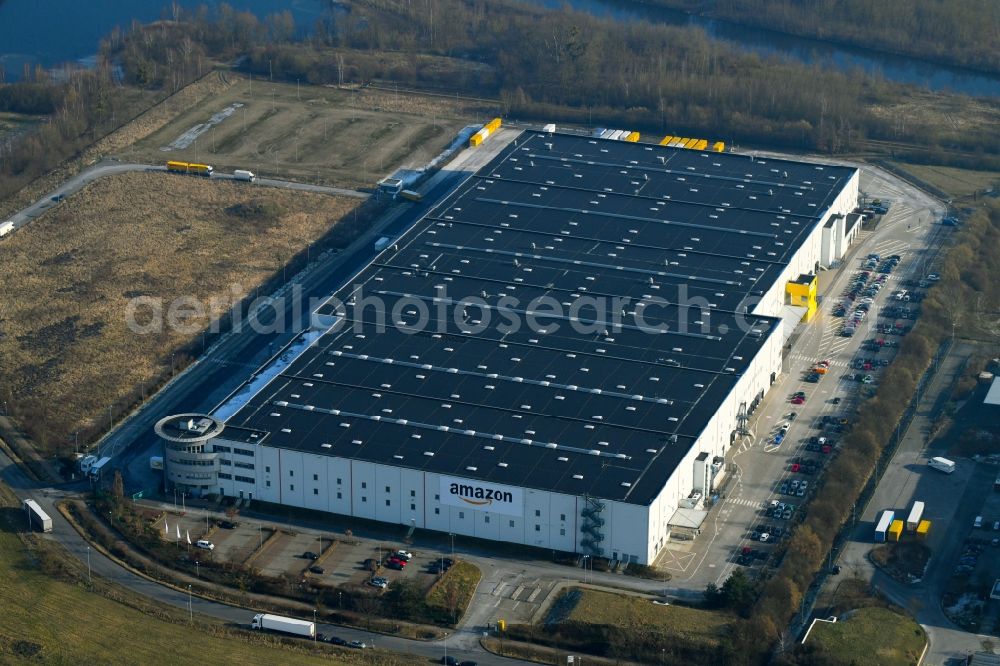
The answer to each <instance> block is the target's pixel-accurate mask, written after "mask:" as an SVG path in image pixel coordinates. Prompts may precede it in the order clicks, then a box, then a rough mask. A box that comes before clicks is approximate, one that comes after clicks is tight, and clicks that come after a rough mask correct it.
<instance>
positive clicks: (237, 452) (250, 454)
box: [233, 447, 253, 458]
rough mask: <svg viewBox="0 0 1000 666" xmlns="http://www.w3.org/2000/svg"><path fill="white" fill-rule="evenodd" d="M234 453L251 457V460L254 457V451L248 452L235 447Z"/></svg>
mask: <svg viewBox="0 0 1000 666" xmlns="http://www.w3.org/2000/svg"><path fill="white" fill-rule="evenodd" d="M233 453H236V454H238V455H241V456H250V457H251V458H252V457H253V451H248V450H247V449H237V448H235V447H234V448H233Z"/></svg>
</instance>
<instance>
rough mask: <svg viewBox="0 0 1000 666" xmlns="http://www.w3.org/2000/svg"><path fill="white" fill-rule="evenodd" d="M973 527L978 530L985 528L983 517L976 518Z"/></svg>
mask: <svg viewBox="0 0 1000 666" xmlns="http://www.w3.org/2000/svg"><path fill="white" fill-rule="evenodd" d="M972 526H973V527H975V528H976V529H980V528H982V526H983V517H982V516H976V522H974V523H972Z"/></svg>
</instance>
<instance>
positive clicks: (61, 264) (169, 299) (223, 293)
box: [0, 173, 357, 445]
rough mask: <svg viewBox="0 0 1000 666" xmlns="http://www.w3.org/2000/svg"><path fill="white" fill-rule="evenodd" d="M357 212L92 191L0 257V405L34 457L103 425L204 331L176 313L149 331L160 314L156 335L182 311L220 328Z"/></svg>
mask: <svg viewBox="0 0 1000 666" xmlns="http://www.w3.org/2000/svg"><path fill="white" fill-rule="evenodd" d="M356 204H357V202H356V200H349V199H340V198H335V197H330V196H325V195H319V194H312V193H305V192H293V191H287V190H279V189H272V188H265V187H255V188H252V190H251V188H250V187H249V186H247V185H246V184H244V183H235V182H221V181H206V180H202V179H199V178H195V177H188V176H177V175H172V174H152V173H134V174H123V175H119V176H113V177H109V178H104V179H101V180H99V181H97V182H95V183H93V184H91V185H89V186H88V187H87V188H86V189H84V190H83V191H81V192H80V193H79V194H77V195H75V196H73V197H71V198H70V199H69V200H67V201H66V202H64V203H63V204H62V205H60V206H59V207H58V208H56V209H54V210H53V211H51V212H49V213H48V214H46V215H45V216H43V217H41V218H39V219H38V220H36V221H35V222H32V223H31V225H29V226H28V227H26V228H25V229H23V230H22V231H21V232H19V233H17V234H14V235H12V236H11V237H10V238H8V239H5V240H4V242H3V243H0V263H3V265H4V267H5V274H6V277H5V278H4V280H3V281H2V282H0V383H2V385H3V390H2V392H0V397H3V399H5V400H8V401H9V403H10V404H9V407H10V410H11V412H12V413H13V414H14V415H15V416H17V417H19V419H20V421H21V423H22V424H23V425H24V427H25V428H26V429H27V430H28V431H29V433H30V434H31V435H32V436H33V437H34V438H35V439H36V440H38V441H39V442H40V443H41V444H42V445H45V444H48V445H57V444H62V443H64V442H67V441H69V439H68V438H69V437H70V436H71V435H72V433H74V432H76V431H79V432H81V433H85V432H87V431H88V430H93V429H94V428H96V427H98V426H103V425H106V424H105V423H104V422H102V421H101V419H102V418H103V419H104V420H105V421H106V420H107V418H108V408H109V405H114V404H116V403H118V404H122V403H123V402H125V401H126V400H127V399H129V396H132V395H133V394H134V393H137V392H138V391H141V392H143V393H145V392H146V390H144V387H151V386H153V385H154V384H155V383H156V382H157V381H159V380H161V379H162V378H163V377H164V376H169V373H170V370H171V352H172V351H173V350H176V349H178V348H181V347H183V346H184V345H187V344H189V343H191V341H192V340H194V339H195V338H198V337H200V335H201V331H202V330H204V328H205V327H206V326H207V325H208V324H209V321H210V320H209V318H208V316H207V314H206V315H205V316H200V317H199V316H190V315H183V313H179V314H182V316H178V317H176V319H177V322H178V323H179V324H181V325H180V326H175V327H170V326H167V325H163V326H155V325H154V324H155V316H156V314H155V313H156V312H157V309H158V308H160V305H159V304H160V303H162V308H160V311H161V312H162V314H163V321H164V323H166V322H168V321H169V309H168V308H169V306H170V304H171V303H179V301H177V299H179V298H181V297H190V298H192V299H193V302H197V303H200V304H202V305H203V306H204V307H205V309H206V311H208V313H211V314H214V315H219V314H221V313H222V312H224V311H226V310H228V308H229V307H230V305H231V304H232V303H233V302H234V301H235V300H237V299H238V298H239V297H241V296H242V295H244V294H247V293H252V292H253V290H254V289H255V288H256V287H257V286H258V285H259V284H261V283H262V282H263V281H265V280H266V279H267V278H268V277H270V276H272V275H273V274H274V273H275V272H276V271H280V270H281V267H282V266H283V265H284V264H285V263H286V262H287V261H288V260H289V259H290V258H291V257H292V256H294V255H295V254H296V253H297V252H299V251H300V250H302V249H303V248H304V247H305V246H306V245H307V244H309V243H311V242H313V241H315V240H317V239H318V238H320V237H321V236H323V235H324V234H325V233H326V232H327V231H328V230H329V229H330V228H331V227H332V226H333V225H334V223H335V222H336V221H337V220H339V219H340V218H341V217H342V216H344V215H345V214H346V213H347V212H349V211H350V210H352V209H353V208H354V207H355V206H356ZM233 207H237V208H240V207H242V208H245V209H247V210H249V211H250V212H251V214H252V216H256V217H253V219H245V218H244V217H242V216H238V215H232V214H230V213H228V212H227V210H228V209H232V208H233ZM139 295H142V296H146V297H147V298H148V299H149V300H147V301H146V303H147V305H141V306H140V307H136V303H135V302H134V301H132V300H130V299H132V298H134V297H136V296H139ZM161 299H162V300H161ZM178 312H179V311H178ZM130 313H132V315H134V316H132V315H130ZM130 317H131V318H132V320H133V321H134V322H135V323H138V324H140V325H143V326H146V325H148V327H147V328H148V330H146V331H145V332H141V333H138V334H137V333H136V332H135V329H134V327H133V328H132V329H130V327H129V325H128V321H129V318H130ZM80 439H81V440H82V439H83V437H82V436H81V438H80Z"/></svg>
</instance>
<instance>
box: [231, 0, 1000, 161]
mask: <svg viewBox="0 0 1000 666" xmlns="http://www.w3.org/2000/svg"><path fill="white" fill-rule="evenodd" d="M344 6H345V7H346V8H347V10H346V11H341V12H338V13H331V14H330V15H329V16H327V17H326V18H325V19H324V20H320V21H317V22H316V24H315V26H314V28H313V33H312V35H311V36H310V38H309V39H308V40H306V41H300V42H297V43H295V42H282V43H279V42H276V41H274V40H271V41H269V42H267V43H264V44H261V45H258V46H256V47H253V48H251V50H250V53H249V58H248V59H247V60H246V61H245V63H244V66H245V67H246V68H247V69H248V70H249V71H250V72H252V73H253V74H254V75H255V76H265V75H266V76H274V77H281V78H283V79H286V80H291V79H300V80H303V81H310V82H312V83H341V82H346V81H354V82H358V81H361V82H366V81H371V80H389V81H395V82H397V83H405V84H412V85H417V86H422V87H431V88H435V87H436V88H441V89H444V90H448V91H455V90H460V91H463V92H467V93H469V94H477V95H482V94H490V95H494V96H496V97H499V98H500V99H501V102H502V104H501V107H502V108H501V109H500V111H501V112H503V113H505V114H507V115H509V116H512V117H515V118H533V119H539V118H544V119H547V120H552V121H555V122H575V123H584V124H606V125H614V126H628V127H629V128H631V129H638V130H640V131H647V132H651V133H654V134H655V133H661V132H662V133H664V134H666V133H674V132H679V133H681V134H684V135H688V136H707V137H713V138H719V139H722V140H728V141H729V142H731V141H733V140H735V141H739V142H741V143H766V144H768V145H772V146H781V147H787V148H796V149H805V150H822V151H830V152H842V151H852V150H857V149H858V148H859V147H860V146H862V145H864V141H865V140H866V139H878V140H882V141H892V142H902V143H907V144H912V145H914V146H918V147H923V148H922V149H921V151H920V152H917V153H916V154H917V156H919V155H923V154H924V153H926V152H927V149H930V150H931V151H933V152H932V153H931V155H932V156H938V155H942V154H943V155H944V156H945V157H948V156H949V152H948V151H954V150H959V151H966V152H968V153H971V154H972V155H971V156H966V158H965V164H966V165H972V166H979V167H983V168H985V167H987V166H996V165H995V164H994V162H996V160H995V159H994V157H993V153H995V152H998V151H1000V136H998V135H997V134H996V133H994V132H990V131H987V130H986V129H984V128H963V130H962V131H958V130H953V129H951V128H947V127H943V126H940V125H934V124H930V121H918V120H911V121H909V122H900V121H899V119H898V118H896V117H893V116H892V115H891V114H885V113H881V112H879V111H878V109H879V107H882V108H885V107H891V106H892V104H893V103H895V102H898V101H899V100H900V99H901V98H902V96H903V95H905V94H906V88H905V86H900V85H897V84H892V83H887V82H886V81H884V80H883V79H881V78H877V77H873V76H869V75H865V74H864V73H862V72H860V71H855V72H840V71H828V70H825V69H824V68H823V67H822V66H820V65H806V64H803V63H798V62H793V61H790V60H787V59H782V58H779V57H776V56H775V57H764V56H760V55H758V54H749V53H745V52H742V51H739V50H737V49H735V48H734V47H732V46H730V45H728V44H727V43H725V42H723V41H720V40H715V39H712V38H710V37H709V36H708V35H707V34H706V33H705V32H704V31H702V30H700V29H697V28H690V27H684V28H679V27H673V26H667V25H652V24H644V23H640V22H630V23H622V22H618V21H614V20H610V19H602V18H598V17H594V16H591V15H588V14H583V13H578V12H573V11H569V10H546V9H541V8H536V7H532V6H527V5H524V4H517V3H512V2H509V1H508V0H495V1H492V2H486V1H485V0H438V1H436V2H434V3H432V4H431V5H427V4H425V3H413V2H409V1H408V0H348V2H346V3H345V4H344ZM924 159H927V158H926V157H925V158H924Z"/></svg>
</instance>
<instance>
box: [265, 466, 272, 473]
mask: <svg viewBox="0 0 1000 666" xmlns="http://www.w3.org/2000/svg"><path fill="white" fill-rule="evenodd" d="M264 471H265V472H267V473H268V474H270V473H271V466H270V465H265V466H264Z"/></svg>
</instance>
